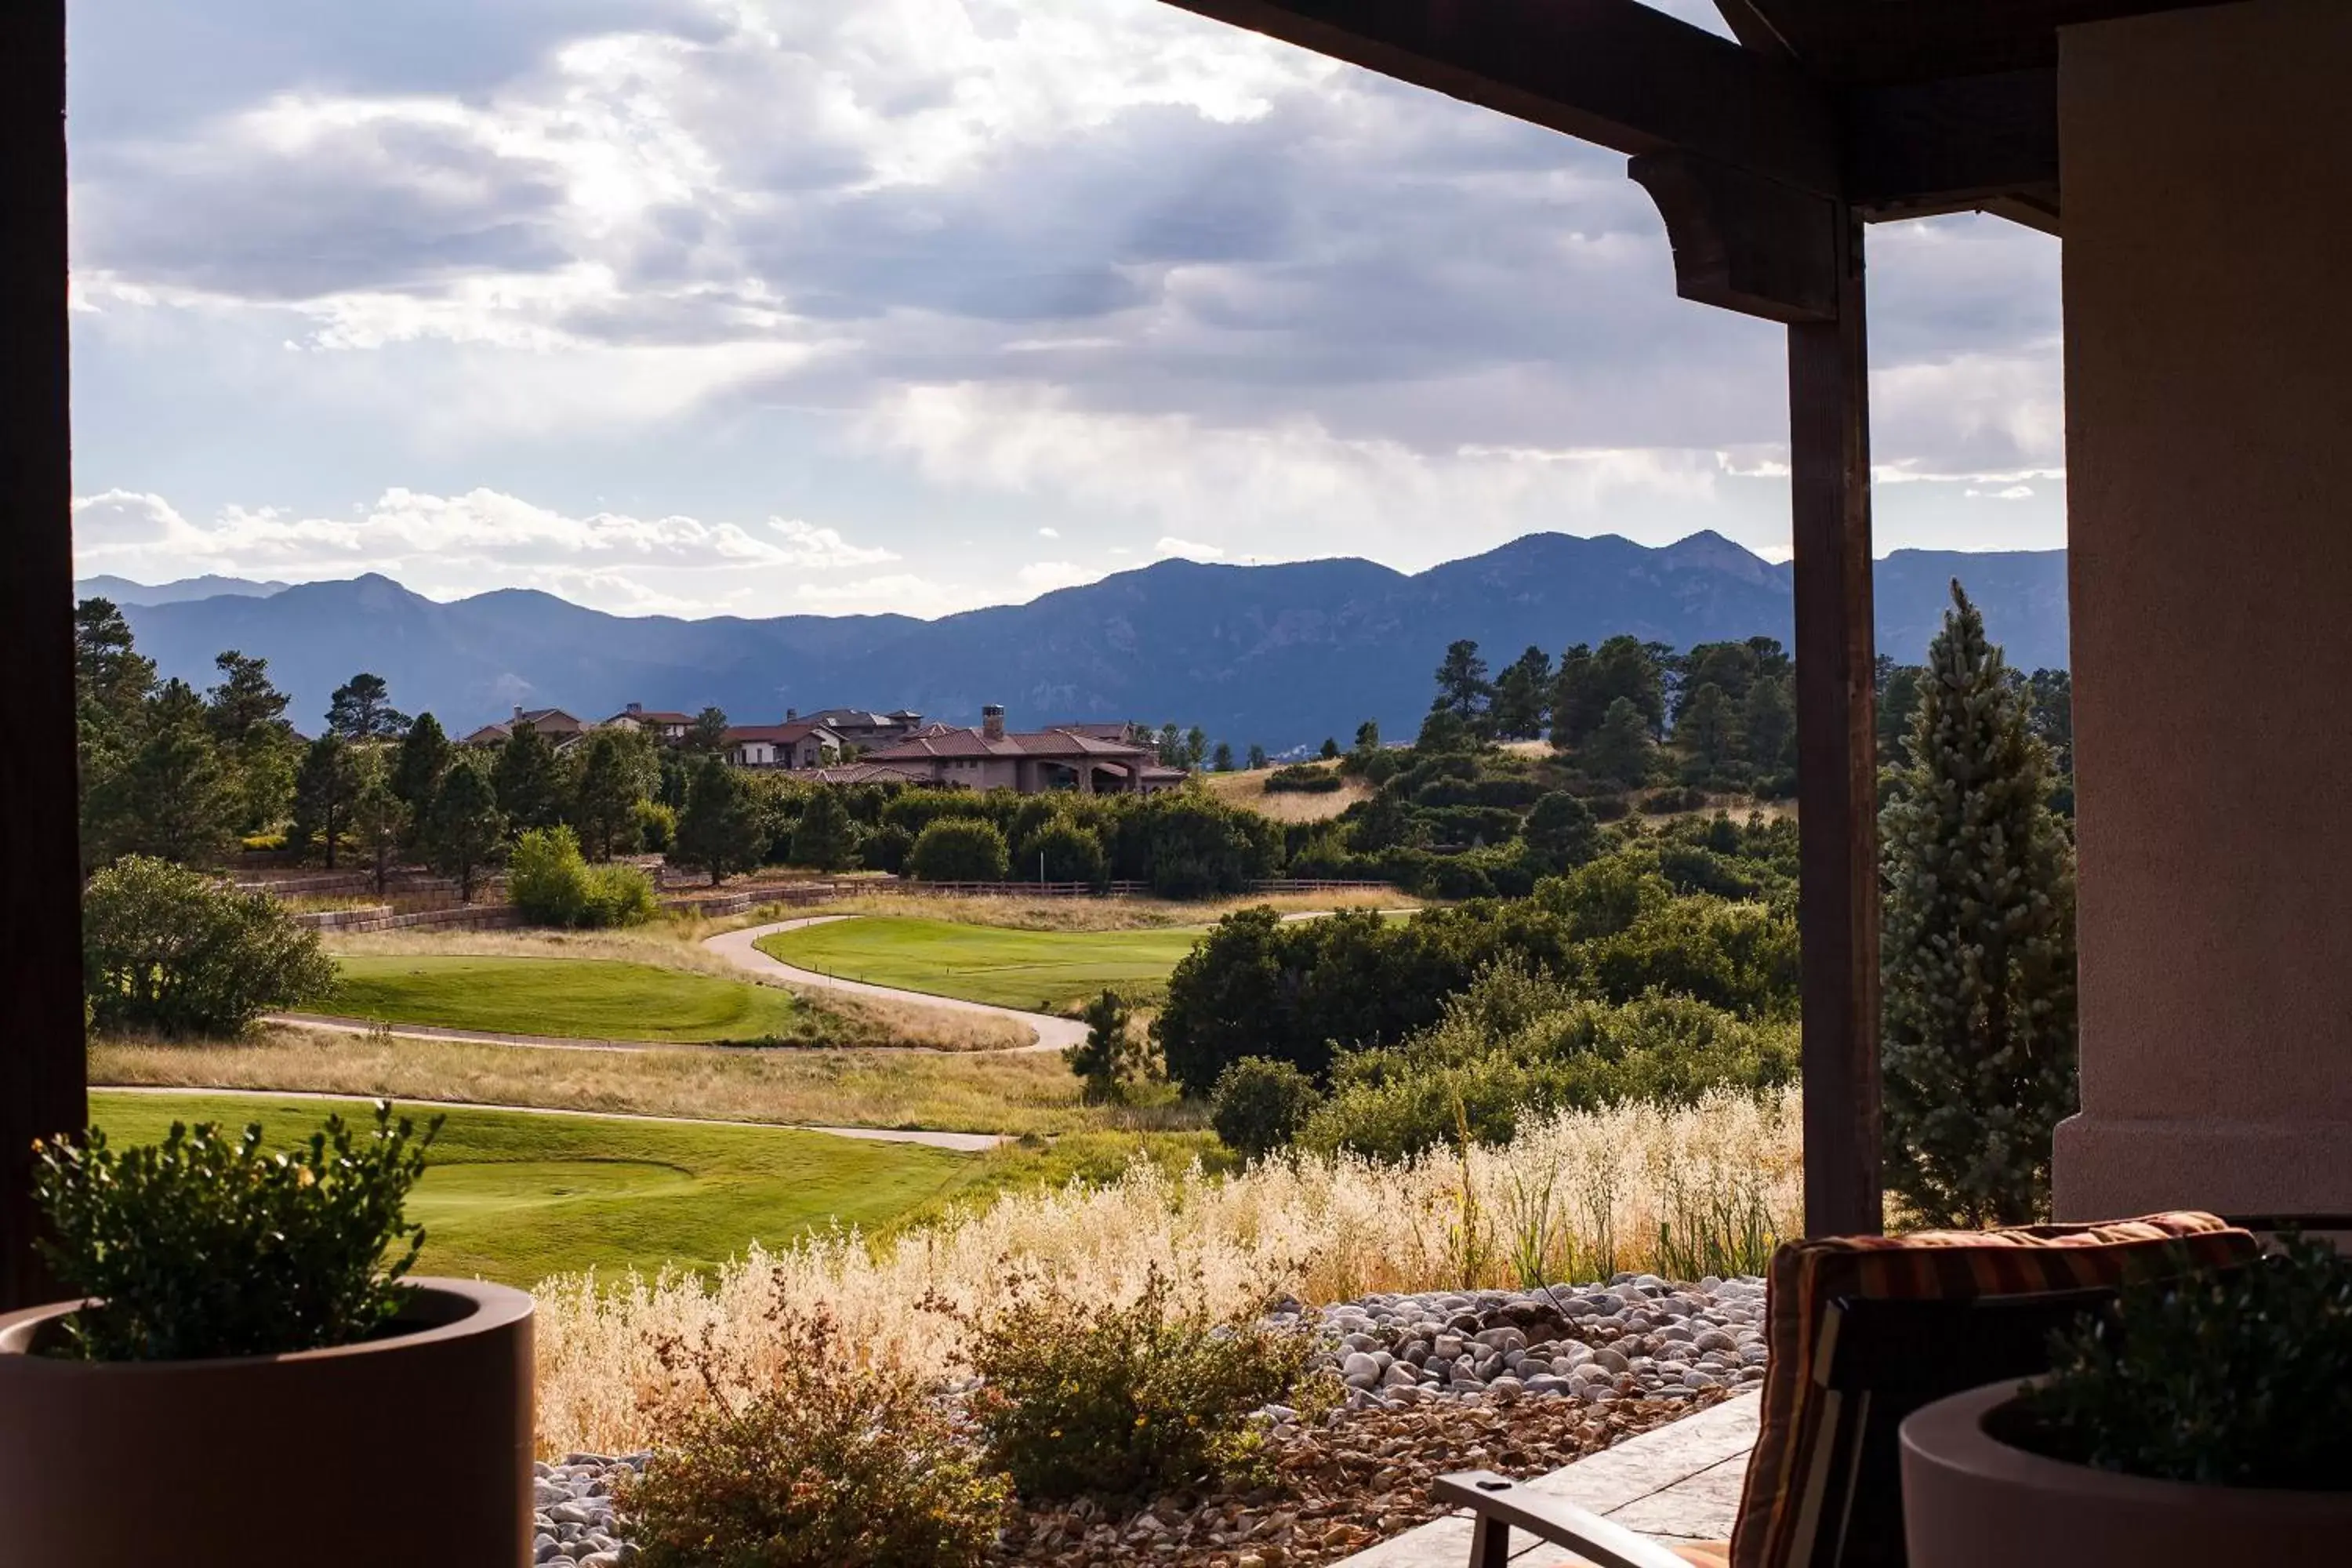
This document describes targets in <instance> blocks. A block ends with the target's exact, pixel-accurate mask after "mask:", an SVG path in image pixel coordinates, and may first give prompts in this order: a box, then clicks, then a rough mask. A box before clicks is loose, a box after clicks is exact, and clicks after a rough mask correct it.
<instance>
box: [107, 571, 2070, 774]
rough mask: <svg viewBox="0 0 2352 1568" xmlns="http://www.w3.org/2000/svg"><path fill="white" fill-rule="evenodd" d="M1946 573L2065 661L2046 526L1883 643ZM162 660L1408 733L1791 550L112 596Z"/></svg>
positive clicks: (424, 690) (1701, 623)
mask: <svg viewBox="0 0 2352 1568" xmlns="http://www.w3.org/2000/svg"><path fill="white" fill-rule="evenodd" d="M1954 577H1958V578H1960V579H1961V580H1962V581H1963V582H1964V583H1966V584H1968V586H1969V591H1970V593H1971V594H1972V595H1974V596H1975V597H1976V599H1977V601H1978V603H1979V605H1982V606H1983V608H1984V611H1985V619H1986V623H1987V625H1988V626H1989V627H1990V630H1991V632H1992V635H1993V637H1995V638H1996V639H1997V640H2000V641H2001V642H2003V643H2005V644H2006V645H2007V647H2008V649H2009V655H2010V658H2011V662H2012V663H2014V664H2017V665H2019V666H2021V667H2022V668H2027V669H2032V668H2035V667H2036V666H2041V665H2060V664H2063V663H2064V662H2065V661H2066V558H2065V552H2063V551H2045V552H2013V553H2005V554H1973V553H1961V552H1938V551H1917V550H1905V551H1897V552H1895V553H1894V554H1893V555H1890V556H1888V557H1887V558H1886V559H1885V560H1884V561H1881V562H1880V563H1878V570H1877V576H1876V583H1877V620H1878V629H1879V646H1880V647H1881V648H1882V649H1883V650H1885V651H1886V652H1888V653H1891V654H1893V655H1895V657H1896V658H1902V659H1906V660H1916V659H1917V658H1919V657H1920V656H1921V655H1922V654H1923V653H1924V652H1925V651H1926V648H1927V640H1928V638H1929V637H1932V636H1933V635H1934V633H1935V628H1936V626H1937V624H1938V622H1939V620H1940V618H1941V616H1942V613H1943V606H1944V605H1945V604H1946V603H1947V602H1948V600H1947V594H1948V584H1949V583H1950V581H1951V579H1952V578H1954ZM126 614H127V615H128V616H130V619H131V626H132V628H133V629H134V631H135V632H136V634H137V636H138V639H139V646H140V647H141V649H142V651H143V652H146V653H148V654H150V655H152V656H153V657H154V658H156V659H157V660H158V662H159V663H160V664H161V666H162V668H163V672H164V673H165V674H167V675H181V676H184V677H187V678H188V679H192V680H202V679H209V678H210V676H211V675H212V671H213V656H214V655H215V653H217V652H218V651H220V650H221V649H223V648H229V647H234V648H238V649H241V650H242V651H244V652H246V653H248V654H258V655H262V656H264V657H266V658H268V660H269V665H270V670H271V672H272V674H274V675H275V676H276V677H277V679H278V682H279V683H280V684H281V685H283V686H285V687H286V688H287V689H289V690H291V691H292V692H293V693H294V695H295V702H294V710H293V713H294V718H295V721H296V722H297V723H298V724H301V725H310V724H315V723H316V721H317V718H318V716H319V715H320V714H322V713H324V712H325V710H326V708H327V698H328V694H329V693H330V692H331V690H332V689H334V688H335V687H336V686H338V685H340V684H341V683H342V682H343V681H344V680H346V679H349V678H350V677H351V676H352V673H353V672H355V671H358V670H362V669H367V670H373V671H374V672H375V673H377V674H379V675H382V676H383V677H384V679H386V680H388V681H389V682H390V683H391V687H392V696H393V700H394V703H395V704H396V705H398V706H399V707H400V708H402V709H404V710H407V711H409V712H412V713H414V712H418V711H422V710H432V711H433V712H434V713H436V715H438V716H439V717H440V719H441V720H442V721H443V723H444V724H446V726H448V727H449V728H450V729H451V730H452V731H466V730H470V729H472V728H474V727H475V726H477V725H478V724H480V723H483V722H485V721H489V720H492V719H496V718H500V717H503V716H504V715H505V714H506V713H507V712H508V711H509V709H510V708H511V707H512V706H514V705H516V704H522V705H525V706H530V707H539V706H555V707H561V708H563V709H566V710H569V711H571V712H572V713H575V714H577V715H579V716H580V717H582V718H583V719H601V718H604V717H605V716H606V715H608V714H611V713H614V712H616V711H618V710H620V708H621V707H622V706H623V705H624V704H625V703H628V702H632V701H637V702H643V703H645V704H646V706H647V707H649V708H667V709H682V710H687V711H694V710H698V709H700V708H701V707H703V706H704V705H705V704H706V703H716V704H718V705H719V707H721V708H724V709H725V710H727V711H728V712H729V713H730V715H732V716H734V717H735V718H736V719H737V720H739V721H745V722H755V721H775V720H777V719H779V718H781V717H782V714H783V711H784V710H785V709H786V708H787V707H791V708H797V709H800V710H803V711H808V710H815V709H818V708H826V707H842V706H861V707H867V708H875V709H883V710H888V709H894V708H901V707H905V708H913V709H916V710H919V711H921V712H924V713H927V714H930V715H932V716H934V717H937V718H941V719H947V720H950V721H957V722H973V721H976V720H977V717H978V714H979V710H980V705H981V704H982V703H983V702H1003V703H1004V704H1005V705H1006V706H1007V708H1008V709H1009V710H1010V714H1009V717H1010V719H1011V721H1012V722H1013V725H1014V727H1016V728H1018V727H1020V726H1021V725H1023V724H1024V723H1028V724H1034V723H1040V722H1047V721H1056V720H1079V719H1139V720H1145V721H1151V722H1159V721H1163V720H1170V719H1173V720H1176V721H1180V722H1183V723H1187V724H1191V723H1198V724H1200V725H1201V726H1202V727H1203V728H1204V729H1206V730H1207V731H1209V732H1210V734H1211V735H1212V736H1213V737H1214V738H1218V739H1224V740H1230V741H1232V742H1234V743H1235V744H1236V745H1246V744H1249V743H1251V742H1259V743H1262V744H1264V745H1265V746H1267V747H1268V748H1269V749H1273V750H1281V749H1283V748H1285V747H1288V746H1292V745H1297V744H1300V743H1302V742H1317V741H1320V740H1321V739H1322V738H1323V737H1324V736H1325V735H1336V736H1339V738H1340V739H1341V740H1342V741H1344V740H1345V739H1346V738H1347V736H1348V734H1349V731H1352V730H1353V729H1354V728H1355V726H1356V725H1357V724H1358V723H1359V722H1360V721H1363V720H1365V719H1378V720H1379V721H1380V722H1381V729H1382V730H1384V731H1388V732H1389V733H1391V734H1409V733H1411V731H1412V728H1413V727H1414V726H1415V725H1417V724H1418V722H1419V721H1420V718H1421V715H1422V714H1423V711H1425V710H1426V709H1427V707H1428V704H1429V693H1430V689H1431V679H1430V677H1431V672H1432V671H1433V669H1435V668H1436V667H1437V662H1438V659H1439V658H1440V657H1441V656H1442V655H1443V654H1444V651H1445V645H1446V644H1447V643H1448V642H1450V641H1452V640H1453V639H1454V638H1455V637H1473V638H1475V639H1476V640H1477V642H1478V644H1479V646H1480V647H1481V649H1482V650H1483V651H1484V652H1485V654H1486V657H1487V659H1488V661H1489V662H1490V663H1491V664H1493V665H1495V666H1496V667H1497V668H1499V667H1500V666H1501V665H1502V664H1504V663H1506V662H1507V661H1508V660H1509V659H1511V658H1514V657H1516V656H1517V653H1518V651H1519V650H1520V649H1521V648H1523V647H1528V645H1529V644H1534V645H1536V646H1538V647H1543V648H1545V649H1546V650H1548V651H1549V652H1550V653H1552V654H1554V655H1557V654H1558V653H1559V650H1560V649H1561V648H1562V647H1566V646H1568V645H1569V644H1570V643H1576V642H1591V643H1597V642H1599V641H1601V639H1602V638H1603V637H1610V636H1612V635H1614V634H1616V633H1619V632H1630V633H1632V634H1633V635H1634V636H1636V637H1643V638H1644V639H1654V640H1656V641H1660V642H1666V643H1672V644H1674V645H1675V646H1677V647H1683V646H1687V645H1688V644H1691V643H1694V642H1706V641H1713V640H1717V639H1721V638H1731V637H1751V636H1755V635H1759V634H1762V635H1765V636H1770V637H1779V638H1780V639H1781V640H1782V641H1783V642H1787V641H1789V640H1790V629H1791V625H1792V612H1791V596H1790V574H1789V569H1788V567H1787V566H1786V565H1774V564H1773V563H1769V562H1767V561H1765V560H1763V559H1761V558H1760V557H1759V556H1756V555H1754V554H1751V553H1749V552H1748V551H1746V550H1744V549H1742V548H1740V547H1739V546H1738V545H1737V544H1734V543H1732V542H1730V541H1729V540H1727V539H1725V538H1723V537H1721V536H1720V535H1718V534H1714V533H1698V534H1694V535H1692V536H1691V537H1690V538H1688V539H1685V540H1683V541H1681V542H1677V543H1675V544H1670V545H1666V546H1664V547H1663V548H1655V549H1654V548H1650V547H1647V546H1644V545H1640V544H1635V543H1633V542H1632V541H1630V540H1625V539H1621V538H1617V537H1614V536H1608V537H1603V538H1599V539H1577V538H1571V537H1570V536H1568V535H1565V534H1558V533H1538V534H1530V535H1528V537H1526V538H1524V539H1519V540H1515V541H1513V542H1511V543H1509V544H1506V545H1504V546H1502V547H1501V548H1500V549H1497V550H1493V551H1489V552H1486V554H1484V555H1476V556H1472V557H1471V558H1469V559H1468V560H1465V561H1453V562H1448V563H1445V564H1444V565H1442V566H1437V567H1433V568H1432V569H1430V570H1429V571H1426V572H1422V573H1418V574H1412V575H1407V574H1403V573H1401V572H1396V571H1392V570H1391V569H1390V568H1388V567H1386V566H1381V565H1377V564H1375V563H1371V562H1369V561H1356V560H1333V561H1307V562H1298V563H1291V564H1286V565H1274V566H1230V565H1204V564H1202V563H1196V562H1191V561H1162V562H1160V563H1157V564H1155V565H1151V566H1147V567H1144V568H1142V569H1140V570H1139V571H1134V572H1123V573H1120V574H1118V575H1116V576H1112V577H1107V578H1104V579H1103V580H1102V581H1101V582H1098V583H1093V584H1087V585H1086V586H1084V587H1077V588H1064V589H1061V590H1058V591H1057V592H1055V593H1051V594H1047V595H1044V596H1043V597H1042V598H1038V599H1035V600H1033V601H1031V602H1030V603H1028V604H1025V605H997V606H993V607H992V608H989V609H983V610H971V611H967V612H966V613H964V614H962V615H957V616H945V617H943V618H941V619H939V620H936V621H920V620H916V619H913V618H911V617H909V616H781V617H778V618H775V619H772V620H744V619H738V618H735V617H721V618H716V619H711V620H699V621H688V620H677V619H674V618H671V617H668V616H646V617H626V616H608V615H605V614H604V613H603V612H601V611H597V610H591V609H584V608H583V607H581V606H580V605H573V604H570V603H568V602H566V601H564V600H562V599H559V598H556V597H554V596H553V595H548V594H541V593H536V592H529V591H523V590H501V591H499V592H497V593H490V594H482V595H477V596H475V597H473V598H470V599H461V600H458V601H457V602H455V603H452V604H437V603H436V602H434V601H433V600H430V599H426V598H425V597H423V596H422V595H416V594H413V593H410V592H409V591H408V590H407V589H405V588H404V587H402V586H401V585H400V584H397V583H394V582H393V581H392V580H391V579H390V578H387V577H381V576H374V575H370V576H365V577H360V578H356V579H353V580H352V581H350V582H341V583H308V584H298V585H296V586H294V587H290V588H285V589H282V590H280V591H278V592H275V593H272V594H270V595H268V597H266V598H265V597H257V596H254V595H219V596H215V597H211V598H205V599H195V600H185V601H182V602H177V603H161V604H137V603H136V602H133V604H132V605H131V607H130V608H129V609H127V610H126Z"/></svg>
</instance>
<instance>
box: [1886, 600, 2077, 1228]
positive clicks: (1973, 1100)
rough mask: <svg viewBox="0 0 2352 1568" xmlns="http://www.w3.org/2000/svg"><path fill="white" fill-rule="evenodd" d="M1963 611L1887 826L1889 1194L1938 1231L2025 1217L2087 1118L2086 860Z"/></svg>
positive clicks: (2042, 760) (2002, 680) (1972, 612)
mask: <svg viewBox="0 0 2352 1568" xmlns="http://www.w3.org/2000/svg"><path fill="white" fill-rule="evenodd" d="M1952 604H1953V607H1952V609H1951V610H1949V611H1948V612H1947V613H1946V615H1945V616H1944V629H1943V631H1942V632H1941V633H1940V634H1938V635H1937V638H1936V640H1935V642H1934V643H1933V644H1932V645H1930V647H1929V648H1928V650H1927V668H1926V670H1925V672H1924V673H1923V676H1922V679H1921V680H1920V693H1919V709H1918V714H1917V717H1916V720H1915V721H1914V722H1913V725H1912V731H1911V738H1910V759H1911V760H1910V762H1909V763H1908V764H1907V765H1906V767H1905V768H1904V769H1903V771H1902V773H1901V774H1900V775H1899V776H1898V778H1897V780H1896V786H1895V795H1894V798H1893V800H1892V801H1891V802H1890V803H1889V805H1887V806H1886V808H1885V811H1884V812H1883V813H1882V814H1881V816H1880V834H1881V837H1882V839H1883V841H1884V844H1885V885H1886V889H1887V892H1886V900H1885V910H1884V911H1883V921H1882V923H1883V929H1884V947H1883V952H1884V959H1883V970H1882V974H1883V984H1884V1002H1885V1010H1884V1018H1885V1026H1884V1031H1883V1036H1884V1043H1883V1044H1882V1046H1881V1047H1880V1049H1881V1071H1882V1073H1883V1075H1884V1079H1885V1129H1886V1157H1887V1184H1888V1186H1889V1187H1890V1188H1891V1189H1892V1190H1893V1191H1894V1192H1895V1194H1898V1195H1899V1196H1900V1197H1901V1198H1902V1199H1903V1201H1904V1202H1906V1204H1908V1205H1910V1206H1911V1208H1912V1209H1913V1210H1914V1211H1915V1212H1916V1215H1918V1217H1919V1218H1920V1219H1921V1220H1923V1221H1926V1222H1927V1223H1929V1224H1935V1225H1961V1226H1982V1225H2011V1224H2021V1223H2025V1222H2028V1221H2032V1220H2035V1219H2039V1218H2042V1217H2045V1216H2046V1215H2047V1214H2048V1212H2049V1207H2050V1147H2051V1139H2052V1135H2053V1131H2054V1129H2055V1128H2056V1127H2057V1124H2058V1122H2059V1121H2060V1120H2061V1119H2063V1117H2065V1116H2066V1115H2068V1114H2069V1113H2070V1112H2071V1111H2072V1110H2074V851H2073V847H2072V846H2071V845H2070V844H2069V842H2068V841H2067V838H2066V836H2065V834H2064V832H2063V829H2062V828H2061V826H2059V823H2058V820H2057V818H2056V817H2055V816H2053V814H2052V812H2051V810H2050V808H2049V805H2048V795H2049V787H2050V780H2049V753H2048V752H2047V750H2046V749H2045V748H2044V747H2043V745H2042V742H2040V741H2039V740H2037V739H2036V738H2035V737H2034V735H2033V733H2032V729H2031V727H2030V724H2029V716H2028V704H2027V701H2026V699H2025V697H2024V695H2023V694H2022V693H2021V692H2020V691H2019V690H2018V689H2017V688H2016V687H2015V686H2014V685H2013V684H2012V683H2011V681H2010V680H2009V679H2008V677H2007V672H2006V669H2005V668H2004V661H2003V660H2002V658H2001V654H2000V649H1999V648H1997V647H1992V646H1991V645H1990V644H1989V643H1988V642H1986V640H1985V634H1984V618H1983V617H1982V616H1979V614H1978V613H1977V610H1976V607H1975V606H1974V605H1971V604H1969V599H1968V596H1967V595H1965V594H1964V593H1962V592H1961V591H1960V585H1959V584H1958V583H1954V584H1952Z"/></svg>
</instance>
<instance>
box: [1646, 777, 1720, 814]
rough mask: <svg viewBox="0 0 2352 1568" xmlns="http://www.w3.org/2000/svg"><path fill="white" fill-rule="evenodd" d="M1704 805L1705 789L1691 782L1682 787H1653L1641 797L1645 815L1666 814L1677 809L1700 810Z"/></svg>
mask: <svg viewBox="0 0 2352 1568" xmlns="http://www.w3.org/2000/svg"><path fill="white" fill-rule="evenodd" d="M1705 808H1706V791H1705V790H1703V789H1700V788H1699V787H1698V786H1697V785H1696V784H1692V785H1687V786H1685V787H1682V788H1678V789H1677V788H1668V789H1654V790H1652V791H1651V792H1650V793H1649V794H1647V795H1643V797H1642V814H1643V816H1671V815H1672V814H1673V813H1675V812H1677V811H1700V810H1704V809H1705Z"/></svg>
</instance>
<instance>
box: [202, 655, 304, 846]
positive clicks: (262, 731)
mask: <svg viewBox="0 0 2352 1568" xmlns="http://www.w3.org/2000/svg"><path fill="white" fill-rule="evenodd" d="M213 667H214V668H216V669H218V670H219V671H220V675H221V679H220V684H218V685H217V686H215V687H214V688H213V689H211V690H210V691H209V692H207V693H205V721H206V723H207V724H209V725H210V726H211V729H212V732H213V738H214V740H215V741H217V742H219V743H220V748H221V758H222V761H223V763H225V764H226V766H227V768H228V769H229V771H230V772H231V773H233V774H234V775H235V777H236V786H237V792H238V795H239V797H240V802H239V807H238V811H237V814H236V815H237V825H238V826H239V827H240V828H242V829H243V830H245V831H247V832H258V831H260V830H261V829H263V828H266V827H268V826H271V825H273V824H275V823H277V822H278V821H280V820H281V819H282V818H283V817H284V816H285V815H286V810H287V808H288V807H289V805H292V803H293V799H294V770H295V768H296V767H297V766H298V765H299V763H300V761H301V755H302V743H301V742H299V741H298V740H297V739H295V736H294V726H293V725H291V724H289V723H288V722H287V721H286V705H287V701H288V698H287V695H286V693H284V692H283V691H280V690H278V688H277V687H276V686H275V685H274V684H272V683H271V681H270V679H269V661H268V659H266V658H247V656H246V655H244V654H242V653H239V652H238V651H237V650H236V649H235V648H230V649H228V650H227V651H226V652H225V653H221V654H219V655H216V656H215V658H214V659H213Z"/></svg>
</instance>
